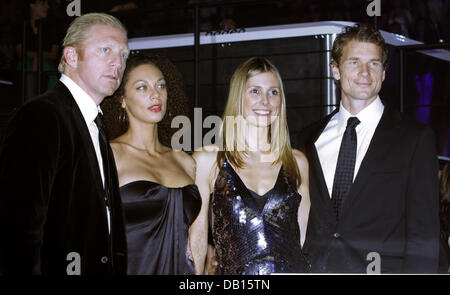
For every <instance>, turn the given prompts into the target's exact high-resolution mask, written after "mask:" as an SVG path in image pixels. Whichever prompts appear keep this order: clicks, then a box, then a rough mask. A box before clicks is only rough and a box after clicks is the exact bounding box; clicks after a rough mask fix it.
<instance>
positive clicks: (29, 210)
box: [0, 82, 127, 274]
mask: <svg viewBox="0 0 450 295" xmlns="http://www.w3.org/2000/svg"><path fill="white" fill-rule="evenodd" d="M111 155H112V152H111ZM110 162H111V163H110V165H114V166H113V170H114V173H113V175H112V182H113V183H112V192H111V198H112V210H111V211H112V212H111V234H109V231H108V223H107V215H106V203H105V191H104V189H103V185H102V180H101V176H100V170H99V166H98V161H97V157H96V154H95V150H94V146H93V144H92V140H91V137H90V134H89V130H88V128H87V126H86V123H85V120H84V118H83V116H82V114H81V111H80V109H79V108H78V106H77V104H76V102H75V100H74V98H73V96H72V95H71V93H70V92H69V90H68V89H67V87H66V86H65V85H64V84H62V83H61V82H57V84H56V85H55V87H54V89H53V90H51V91H48V92H46V93H45V94H43V95H42V96H40V97H38V98H36V99H34V100H32V101H30V102H29V103H27V104H25V105H24V106H23V107H22V108H21V109H20V110H19V111H18V112H17V113H16V114H15V116H14V118H13V119H12V121H11V122H10V124H9V126H8V129H7V131H6V134H5V137H4V141H3V143H2V144H1V151H0V194H1V196H0V213H1V214H0V235H1V237H0V239H1V240H0V272H3V273H29V274H66V270H67V268H69V269H72V270H73V269H74V268H72V266H73V264H72V265H69V264H70V263H71V262H75V261H76V260H75V259H74V258H71V257H70V256H69V258H68V254H69V253H70V252H77V253H78V254H79V255H80V262H81V265H80V266H81V274H126V265H127V261H126V258H127V257H126V238H125V229H124V219H123V214H122V204H121V199H120V195H119V188H118V179H117V172H116V170H115V164H114V159H113V158H111V159H110Z"/></svg>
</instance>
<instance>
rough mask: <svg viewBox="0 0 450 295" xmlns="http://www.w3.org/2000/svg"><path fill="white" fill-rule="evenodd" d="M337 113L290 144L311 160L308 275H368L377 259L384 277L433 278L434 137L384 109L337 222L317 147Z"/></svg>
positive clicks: (435, 261) (435, 248) (436, 248)
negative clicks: (421, 275) (425, 275)
mask: <svg viewBox="0 0 450 295" xmlns="http://www.w3.org/2000/svg"><path fill="white" fill-rule="evenodd" d="M336 112H337V110H336V111H335V112H333V113H332V114H330V115H329V116H327V117H325V118H324V119H322V120H320V121H319V122H317V123H315V124H313V125H311V126H310V127H307V128H305V129H304V130H303V131H301V132H300V133H299V134H298V135H297V136H295V138H294V142H295V143H294V146H295V147H297V148H299V149H300V150H303V151H304V152H305V154H306V156H307V158H308V160H309V180H310V195H311V210H310V217H309V222H308V229H307V238H306V242H305V245H304V249H305V251H306V252H307V253H309V254H310V255H311V262H312V267H313V271H314V272H332V273H365V272H366V270H367V267H368V265H369V264H370V263H371V262H372V261H373V258H372V257H371V256H370V255H369V253H371V252H376V253H378V254H379V255H380V256H381V260H380V262H381V272H385V273H386V272H388V273H410V272H414V273H435V272H436V271H437V266H438V253H439V214H438V206H439V205H438V204H439V203H438V200H439V197H438V176H437V175H438V161H437V157H436V152H435V147H434V145H435V141H434V135H433V132H432V130H431V129H430V128H429V127H427V126H425V125H422V124H419V123H417V122H415V121H413V120H411V119H409V118H407V117H405V116H403V115H402V114H400V113H399V112H396V111H394V110H390V109H389V108H388V107H385V110H384V112H383V115H382V118H381V120H380V122H379V124H378V126H377V128H376V131H375V134H374V136H373V138H372V141H371V143H370V146H369V149H368V151H367V153H366V155H365V157H364V159H363V161H362V163H361V166H360V168H359V171H358V174H357V175H356V178H355V181H354V183H353V185H352V188H351V191H350V192H349V195H348V196H347V197H346V199H345V200H344V203H343V209H342V217H340V220H339V222H337V221H336V218H335V214H334V211H333V207H332V201H331V198H330V195H329V193H328V190H327V187H326V184H325V179H324V176H323V172H322V167H321V164H320V161H319V158H318V154H317V151H316V148H315V145H314V142H315V141H316V140H317V138H318V137H319V136H320V134H321V133H322V131H323V129H324V128H325V126H326V125H327V123H328V121H329V120H330V119H331V117H332V116H333V115H334V114H335V113H336ZM368 255H369V257H368ZM375 255H377V254H375ZM372 265H373V264H371V265H370V266H369V268H370V269H372V268H371V267H372Z"/></svg>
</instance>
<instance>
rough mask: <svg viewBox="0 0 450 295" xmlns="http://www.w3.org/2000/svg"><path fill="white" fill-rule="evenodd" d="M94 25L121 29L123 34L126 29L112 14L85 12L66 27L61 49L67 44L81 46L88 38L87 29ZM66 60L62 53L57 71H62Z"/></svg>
mask: <svg viewBox="0 0 450 295" xmlns="http://www.w3.org/2000/svg"><path fill="white" fill-rule="evenodd" d="M94 25H107V26H111V27H115V28H118V29H120V30H122V31H123V32H124V33H125V35H126V34H127V30H126V29H125V27H124V26H123V24H122V23H121V22H120V21H119V20H118V19H117V18H116V17H114V16H112V15H109V14H106V13H87V14H84V15H82V16H79V17H77V18H75V19H74V20H73V21H72V23H71V24H70V26H69V28H68V29H67V33H66V36H65V37H64V40H63V44H62V47H63V50H64V48H65V47H67V46H74V47H75V48H77V47H79V46H81V44H83V42H84V41H85V40H86V39H87V38H88V34H89V31H90V29H91V27H92V26H94ZM66 65H67V63H66V60H65V58H64V54H62V56H61V59H60V61H59V65H58V71H59V72H60V73H64V70H65V69H66Z"/></svg>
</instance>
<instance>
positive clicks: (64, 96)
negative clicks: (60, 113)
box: [55, 81, 106, 206]
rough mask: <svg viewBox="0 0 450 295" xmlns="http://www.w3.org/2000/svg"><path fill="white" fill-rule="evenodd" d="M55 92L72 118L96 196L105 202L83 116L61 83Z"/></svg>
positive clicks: (93, 150)
mask: <svg viewBox="0 0 450 295" xmlns="http://www.w3.org/2000/svg"><path fill="white" fill-rule="evenodd" d="M55 91H56V92H57V93H58V97H59V98H60V99H61V100H63V103H64V105H65V106H67V107H68V112H69V113H70V115H71V117H72V118H73V120H72V122H73V124H74V126H75V130H73V132H74V133H78V137H79V139H80V140H81V144H82V146H83V148H82V150H84V151H85V152H86V155H87V161H88V163H89V168H90V170H91V175H92V177H93V178H94V179H95V184H96V190H97V191H98V196H99V197H100V196H101V197H102V202H105V200H104V198H103V196H104V190H103V183H102V178H101V174H100V168H99V163H98V160H97V155H96V153H95V149H94V145H93V143H92V139H91V134H90V133H89V129H88V127H87V125H86V121H85V120H84V117H83V114H82V113H81V110H80V108H79V107H78V105H77V103H76V102H75V99H74V98H73V96H72V94H71V93H70V91H69V89H67V87H66V86H65V85H64V84H63V83H62V82H59V81H58V82H57V84H56V86H55ZM75 138H76V137H75ZM105 206H106V204H105Z"/></svg>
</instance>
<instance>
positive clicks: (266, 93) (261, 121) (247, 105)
mask: <svg viewBox="0 0 450 295" xmlns="http://www.w3.org/2000/svg"><path fill="white" fill-rule="evenodd" d="M280 107H281V85H280V82H279V81H278V79H277V77H276V76H275V75H274V74H273V73H271V72H264V73H260V74H257V75H255V76H253V77H251V78H249V79H248V80H247V83H245V93H244V96H243V116H244V118H245V119H246V120H247V122H248V123H249V124H252V125H255V126H258V127H266V126H269V125H270V124H272V123H273V121H274V120H275V118H276V116H278V115H279V112H280Z"/></svg>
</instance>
